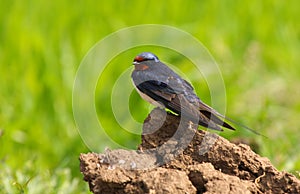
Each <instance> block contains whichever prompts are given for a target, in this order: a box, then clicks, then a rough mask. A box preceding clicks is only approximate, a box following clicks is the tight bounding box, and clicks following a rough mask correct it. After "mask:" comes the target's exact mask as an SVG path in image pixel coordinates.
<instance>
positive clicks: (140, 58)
mask: <svg viewBox="0 0 300 194" xmlns="http://www.w3.org/2000/svg"><path fill="white" fill-rule="evenodd" d="M145 61H153V62H159V59H158V57H157V56H156V55H155V54H153V53H151V52H143V53H140V54H139V55H137V56H136V57H135V58H134V60H133V64H134V65H138V64H140V63H141V62H145Z"/></svg>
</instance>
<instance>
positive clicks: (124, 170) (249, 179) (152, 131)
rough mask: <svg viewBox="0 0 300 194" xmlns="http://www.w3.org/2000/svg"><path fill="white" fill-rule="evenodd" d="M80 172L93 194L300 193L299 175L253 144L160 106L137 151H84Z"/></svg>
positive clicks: (150, 119)
mask: <svg viewBox="0 0 300 194" xmlns="http://www.w3.org/2000/svg"><path fill="white" fill-rule="evenodd" d="M164 117H165V118H166V119H165V120H164V119H161V118H164ZM80 171H81V172H82V174H83V176H84V180H85V181H87V182H88V183H89V187H90V190H91V191H92V192H93V193H173V194H174V193H300V181H299V180H298V179H297V178H296V177H294V176H293V175H291V174H289V173H286V172H280V171H278V170H277V169H276V168H275V167H274V166H273V165H272V164H271V163H270V161H269V160H268V159H267V158H263V157H261V156H259V155H257V154H256V153H254V152H253V151H252V150H251V149H250V147H249V146H247V145H244V144H239V145H236V144H233V143H230V142H229V141H227V140H226V139H224V138H222V137H220V136H218V135H216V134H213V133H210V132H206V131H201V130H197V126H194V125H193V124H191V123H189V122H188V121H180V118H179V117H177V116H174V115H172V114H168V113H166V112H165V111H164V110H161V109H154V110H153V111H152V112H151V113H150V114H149V115H148V117H147V118H146V119H145V122H144V126H143V134H142V143H141V145H139V147H138V150H137V151H134V150H131V151H128V150H120V149H119V150H106V151H105V153H103V154H96V153H88V154H81V155H80Z"/></svg>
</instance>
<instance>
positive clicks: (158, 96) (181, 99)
mask: <svg viewBox="0 0 300 194" xmlns="http://www.w3.org/2000/svg"><path fill="white" fill-rule="evenodd" d="M169 83H170V82H169ZM176 85H178V87H176ZM137 88H138V89H139V90H140V91H141V92H143V93H144V94H146V95H148V96H149V97H151V98H152V99H154V100H155V101H159V102H161V103H162V104H164V106H165V107H166V108H169V109H170V110H172V111H174V112H175V113H178V114H180V115H182V116H185V117H187V118H188V119H191V120H192V121H194V122H195V123H199V124H200V125H202V126H205V127H208V128H211V129H215V130H219V131H222V129H221V128H220V126H218V125H217V124H218V123H215V122H214V120H215V119H210V117H207V115H206V114H203V113H202V112H201V111H200V112H199V109H198V107H197V106H195V104H193V103H191V102H190V101H189V99H187V97H186V94H187V91H185V90H184V88H183V85H182V84H179V83H175V82H172V84H171V86H170V85H169V84H167V83H164V82H161V81H156V80H149V81H145V82H142V83H140V84H139V85H137ZM219 120H220V119H219ZM222 123H223V122H222Z"/></svg>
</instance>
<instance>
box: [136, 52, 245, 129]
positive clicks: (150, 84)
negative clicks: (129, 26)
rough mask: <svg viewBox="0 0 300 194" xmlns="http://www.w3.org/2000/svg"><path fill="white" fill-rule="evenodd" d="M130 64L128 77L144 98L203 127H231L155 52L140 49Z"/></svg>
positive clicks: (224, 118) (225, 118)
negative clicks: (130, 69)
mask: <svg viewBox="0 0 300 194" xmlns="http://www.w3.org/2000/svg"><path fill="white" fill-rule="evenodd" d="M133 65H134V70H133V72H132V74H131V78H132V81H133V84H134V86H135V89H136V90H137V92H138V93H139V94H140V96H141V97H142V98H143V99H144V100H146V101H148V102H149V103H151V104H153V105H154V106H157V107H159V108H167V109H169V110H171V111H172V112H174V113H176V114H178V115H179V116H181V117H185V118H187V119H188V120H190V121H192V122H193V123H195V124H198V125H201V126H203V127H205V128H209V129H213V130H218V131H223V128H227V129H230V130H235V127H233V126H232V125H231V124H229V123H228V122H226V121H225V120H227V117H225V116H224V115H222V114H221V113H219V112H217V111H216V110H215V109H213V108H212V107H210V106H209V105H207V104H205V103H204V102H203V101H201V100H200V98H199V97H198V96H197V95H196V93H195V91H194V88H193V86H192V85H191V84H190V83H189V82H188V81H186V80H185V79H183V78H181V77H180V76H179V75H178V74H177V73H175V72H174V71H173V70H172V69H171V68H169V67H168V66H167V65H166V64H164V63H162V62H161V61H160V60H159V58H158V57H157V56H156V55H155V54H153V53H151V52H142V53H140V54H138V55H137V56H136V57H135V58H134V60H133ZM230 121H231V120H230ZM250 130H251V129H250Z"/></svg>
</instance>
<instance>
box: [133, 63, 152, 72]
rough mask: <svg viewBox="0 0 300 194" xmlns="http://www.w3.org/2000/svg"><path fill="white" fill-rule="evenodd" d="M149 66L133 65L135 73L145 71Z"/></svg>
mask: <svg viewBox="0 0 300 194" xmlns="http://www.w3.org/2000/svg"><path fill="white" fill-rule="evenodd" d="M148 68H149V66H148V65H145V64H138V65H135V70H137V71H144V70H146V69H148Z"/></svg>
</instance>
